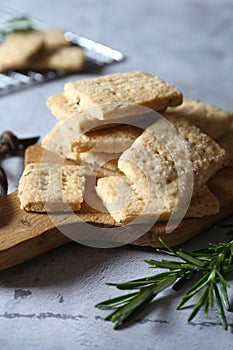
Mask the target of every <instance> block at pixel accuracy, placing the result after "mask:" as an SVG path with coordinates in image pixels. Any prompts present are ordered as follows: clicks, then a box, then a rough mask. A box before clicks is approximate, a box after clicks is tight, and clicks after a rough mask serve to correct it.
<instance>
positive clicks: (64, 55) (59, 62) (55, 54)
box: [27, 46, 85, 72]
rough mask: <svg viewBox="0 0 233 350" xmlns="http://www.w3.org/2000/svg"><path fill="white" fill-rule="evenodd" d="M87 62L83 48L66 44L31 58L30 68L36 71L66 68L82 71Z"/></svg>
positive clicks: (66, 69) (67, 69) (72, 70)
mask: <svg viewBox="0 0 233 350" xmlns="http://www.w3.org/2000/svg"><path fill="white" fill-rule="evenodd" d="M84 62H85V57H84V52H83V49H82V48H80V47H75V46H64V47H58V48H56V49H54V48H53V49H50V50H48V49H47V50H44V51H43V53H42V54H41V55H40V56H38V57H36V59H34V60H31V61H30V62H29V64H28V67H27V68H28V69H32V70H36V71H46V70H65V71H71V72H74V71H80V70H81V69H82V68H83V66H84Z"/></svg>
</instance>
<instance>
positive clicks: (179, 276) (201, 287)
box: [95, 225, 233, 329]
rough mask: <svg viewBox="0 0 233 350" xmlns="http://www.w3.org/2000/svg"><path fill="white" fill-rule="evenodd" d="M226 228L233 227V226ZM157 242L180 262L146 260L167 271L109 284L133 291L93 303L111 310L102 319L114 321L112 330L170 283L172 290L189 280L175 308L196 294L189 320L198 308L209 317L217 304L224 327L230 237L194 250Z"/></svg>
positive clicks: (232, 254)
mask: <svg viewBox="0 0 233 350" xmlns="http://www.w3.org/2000/svg"><path fill="white" fill-rule="evenodd" d="M228 227H232V228H233V225H228ZM160 241H161V243H162V244H163V246H164V248H165V249H157V250H156V251H157V252H159V253H162V254H165V255H170V256H173V257H175V258H178V259H179V261H173V260H167V259H163V260H161V261H157V260H145V262H146V263H147V264H148V265H149V267H151V268H155V269H156V268H159V269H164V270H166V271H164V272H160V273H158V274H156V275H153V276H149V277H145V278H140V279H136V280H131V281H128V282H124V283H108V285H111V286H115V287H117V288H118V289H122V290H134V292H133V293H130V294H125V295H122V296H119V297H117V298H113V299H109V300H106V301H103V302H101V303H98V304H97V305H95V306H96V307H97V308H100V309H112V310H114V311H113V312H112V313H111V314H109V315H108V316H107V317H106V318H105V320H107V321H111V322H113V323H114V329H117V328H119V327H120V326H121V325H122V324H123V323H124V322H125V321H127V320H128V319H129V318H130V317H131V316H132V315H134V314H135V313H136V312H137V311H138V309H139V308H140V309H141V308H142V307H144V306H146V305H148V304H149V303H150V302H151V301H152V300H153V299H154V298H155V297H156V296H157V295H158V294H159V293H160V292H162V291H163V290H165V289H167V288H169V287H171V286H172V288H173V290H179V289H180V288H182V287H183V286H184V285H185V284H186V282H189V285H190V283H193V284H192V287H191V288H190V289H189V290H188V291H187V292H186V293H185V294H184V295H183V297H182V298H181V300H180V302H179V303H178V305H177V309H181V308H182V307H183V306H184V305H185V304H186V303H187V302H188V301H189V300H190V299H191V298H193V297H194V296H198V299H197V301H196V303H195V305H194V307H193V309H192V312H191V314H190V316H189V318H188V321H191V320H192V319H193V318H194V317H195V316H196V315H197V313H198V312H199V311H200V310H201V309H203V310H204V312H205V315H206V316H208V312H209V310H210V309H212V308H213V307H214V306H215V305H216V308H217V311H218V315H219V319H220V321H221V324H222V326H223V328H224V329H227V327H228V324H227V319H226V315H225V311H230V303H229V298H228V292H227V278H228V277H229V274H230V273H231V272H232V271H233V260H232V259H233V240H230V241H226V242H221V243H215V244H210V245H209V247H208V248H206V249H199V250H194V251H185V250H181V249H180V250H177V251H174V250H172V249H171V248H169V247H168V246H167V245H166V244H165V243H164V242H163V241H162V240H160ZM190 281H191V282H190Z"/></svg>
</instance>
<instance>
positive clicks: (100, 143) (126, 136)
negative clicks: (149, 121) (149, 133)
mask: <svg viewBox="0 0 233 350" xmlns="http://www.w3.org/2000/svg"><path fill="white" fill-rule="evenodd" d="M59 128H61V129H62V130H59ZM64 129H66V131H67V133H66V132H64ZM141 133H142V130H141V129H140V128H137V127H134V126H130V125H118V126H116V127H114V128H113V127H112V128H108V129H103V130H98V131H93V132H89V133H86V134H84V133H82V132H81V133H80V132H77V133H75V130H73V128H72V125H70V127H69V128H65V127H63V126H62V124H61V123H58V124H56V125H55V126H54V128H53V129H52V130H51V131H50V132H49V133H48V134H47V135H46V136H45V137H44V139H43V141H42V146H43V147H44V148H47V149H49V150H50V151H53V152H55V153H58V154H60V155H61V156H66V157H67V158H70V159H74V160H79V159H82V160H83V159H84V158H83V156H80V153H86V152H89V151H92V153H93V152H94V153H97V152H100V153H103V152H105V153H121V152H123V151H125V150H126V149H127V148H129V147H130V146H131V144H132V143H133V142H134V140H135V139H136V138H137V137H138V136H139V135H140V134H141ZM58 134H59V137H58ZM53 137H54V138H55V139H56V140H57V141H56V142H53V141H52V140H51V138H53ZM64 139H66V140H64ZM67 150H68V153H67Z"/></svg>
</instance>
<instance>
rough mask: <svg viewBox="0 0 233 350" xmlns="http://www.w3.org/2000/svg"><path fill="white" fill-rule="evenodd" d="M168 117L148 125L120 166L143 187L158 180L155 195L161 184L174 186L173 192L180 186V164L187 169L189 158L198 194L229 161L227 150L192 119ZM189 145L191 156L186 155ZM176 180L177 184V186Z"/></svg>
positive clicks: (134, 181) (194, 189) (195, 190)
mask: <svg viewBox="0 0 233 350" xmlns="http://www.w3.org/2000/svg"><path fill="white" fill-rule="evenodd" d="M167 119H168V121H169V123H168V122H166V120H164V119H160V120H158V121H157V122H156V123H154V124H153V125H151V126H150V127H149V128H147V129H146V130H145V131H144V132H143V133H142V135H141V136H139V137H138V138H137V139H136V140H135V141H134V143H133V144H132V145H131V147H130V148H129V149H128V150H126V151H125V152H124V153H123V154H122V155H121V157H120V159H119V161H118V167H119V169H120V170H121V171H122V172H123V173H124V174H125V175H126V176H127V178H128V179H129V180H130V182H131V183H135V184H137V186H138V188H140V189H141V190H142V191H143V190H148V183H149V184H154V183H155V184H156V186H153V191H155V195H156V191H157V188H159V187H161V186H163V187H164V186H167V188H168V187H171V188H172V191H171V193H172V196H173V195H174V193H173V189H174V188H175V187H176V188H178V177H177V171H176V167H177V166H179V167H180V168H181V169H183V173H185V172H187V164H188V163H187V162H191V164H190V166H191V167H192V171H193V184H194V187H193V195H194V194H195V193H197V191H198V190H199V189H200V188H201V187H202V186H203V185H204V184H206V182H207V181H208V180H209V179H210V178H211V177H212V176H214V175H215V173H216V172H217V171H218V170H219V169H221V168H222V167H224V166H225V165H227V163H228V161H227V157H226V152H225V150H223V149H222V148H220V146H219V145H218V144H217V143H216V142H214V141H213V140H212V139H210V137H209V136H207V135H206V134H204V133H202V132H201V131H200V129H198V128H197V127H195V126H194V125H193V124H192V123H190V122H189V121H188V120H186V119H184V118H182V117H177V116H176V117H175V116H168V117H167ZM185 146H186V149H187V152H188V156H189V159H186V158H184V157H185V153H184V150H185ZM174 156H176V159H174ZM183 159H184V160H183ZM185 159H186V160H185ZM175 162H176V166H175ZM145 171H146V173H145V174H146V175H147V177H146V176H145V174H144V172H145ZM173 182H174V184H176V185H174V188H173V187H172V183H173ZM183 190H184V191H185V190H186V189H185V188H184V189H183Z"/></svg>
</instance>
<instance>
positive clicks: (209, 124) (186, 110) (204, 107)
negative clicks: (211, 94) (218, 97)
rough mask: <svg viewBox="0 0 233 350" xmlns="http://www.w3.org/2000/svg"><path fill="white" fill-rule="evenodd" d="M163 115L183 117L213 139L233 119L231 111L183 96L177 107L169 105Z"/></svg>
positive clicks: (227, 128)
mask: <svg viewBox="0 0 233 350" xmlns="http://www.w3.org/2000/svg"><path fill="white" fill-rule="evenodd" d="M165 115H167V116H168V115H173V116H181V117H184V118H185V119H187V120H189V121H190V122H192V123H193V124H194V125H196V126H197V127H198V128H199V129H201V130H202V131H203V132H204V133H205V134H207V135H208V136H210V137H211V138H212V139H214V140H217V139H218V138H219V137H221V136H222V135H223V134H225V133H226V132H227V131H228V130H229V128H230V124H231V123H232V121H233V113H232V112H228V111H226V110H223V109H220V108H218V107H216V106H213V105H211V104H209V103H203V102H200V101H195V100H193V99H191V98H184V100H183V103H182V105H180V106H178V107H169V108H168V109H167V110H166V112H165Z"/></svg>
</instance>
